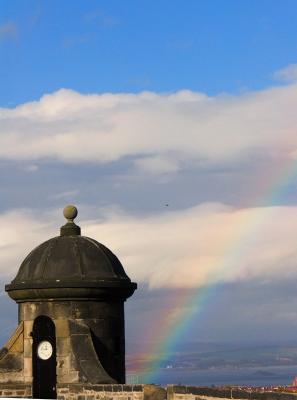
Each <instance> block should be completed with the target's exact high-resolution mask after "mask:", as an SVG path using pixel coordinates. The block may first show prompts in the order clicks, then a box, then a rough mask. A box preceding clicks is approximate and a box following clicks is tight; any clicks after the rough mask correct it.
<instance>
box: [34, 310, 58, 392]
mask: <svg viewBox="0 0 297 400" xmlns="http://www.w3.org/2000/svg"><path fill="white" fill-rule="evenodd" d="M32 337H33V346H32V363H33V365H32V367H33V398H34V399H56V398H57V390H56V384H57V373H56V330H55V324H54V322H53V321H52V320H51V318H49V317H47V316H45V315H40V316H39V317H37V318H36V319H35V321H34V324H33V332H32Z"/></svg>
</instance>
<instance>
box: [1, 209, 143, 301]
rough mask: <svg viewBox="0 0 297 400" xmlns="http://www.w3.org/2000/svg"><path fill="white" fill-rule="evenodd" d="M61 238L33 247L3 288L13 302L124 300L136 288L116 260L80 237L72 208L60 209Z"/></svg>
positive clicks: (96, 244)
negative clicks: (61, 221)
mask: <svg viewBox="0 0 297 400" xmlns="http://www.w3.org/2000/svg"><path fill="white" fill-rule="evenodd" d="M64 216H65V217H66V218H67V223H66V224H65V225H64V226H62V227H61V235H60V236H57V237H54V238H52V239H49V240H47V241H46V242H44V243H42V244H41V245H39V246H37V247H36V248H35V249H34V250H32V251H31V253H30V254H29V255H28V256H27V257H26V258H25V260H24V261H23V262H22V264H21V266H20V269H19V271H18V273H17V275H16V277H15V279H13V280H12V282H11V283H10V284H9V285H6V286H5V290H6V291H7V292H8V294H9V295H10V297H12V298H13V299H14V300H16V301H27V300H32V299H37V298H40V299H41V298H43V299H44V298H106V297H109V298H110V297H115V298H118V297H120V298H124V299H126V298H128V297H130V296H131V295H132V294H133V292H134V290H135V289H136V286H137V285H136V283H133V282H131V280H130V278H129V277H128V276H127V275H126V273H125V271H124V268H123V266H122V264H121V263H120V261H119V259H118V258H117V257H116V256H115V255H114V254H113V253H112V252H111V251H110V250H109V249H108V248H107V247H105V246H104V245H103V244H101V243H99V242H97V241H96V240H94V239H91V238H88V237H85V236H81V235H80V227H79V226H77V225H76V224H75V223H74V222H73V220H74V218H75V217H76V216H77V209H76V208H75V207H74V206H67V207H65V209H64Z"/></svg>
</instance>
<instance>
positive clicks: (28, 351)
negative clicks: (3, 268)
mask: <svg viewBox="0 0 297 400" xmlns="http://www.w3.org/2000/svg"><path fill="white" fill-rule="evenodd" d="M76 215H77V210H76V208H75V207H74V206H67V207H65V209H64V216H65V217H66V219H67V223H66V224H65V225H64V226H62V227H61V232H60V236H57V237H55V238H52V239H50V240H48V241H46V242H44V243H42V244H41V245H40V246H38V247H36V248H35V249H34V250H33V251H32V252H31V253H30V254H29V255H28V256H27V257H26V258H25V260H24V261H23V263H22V264H21V266H20V269H19V271H18V273H17V275H16V277H15V279H14V280H13V281H12V282H11V283H10V284H9V285H6V287H5V290H6V291H7V292H8V294H9V296H10V297H11V298H12V299H14V300H15V301H16V302H17V303H18V316H19V325H18V327H17V329H16V331H15V332H14V334H13V335H12V336H11V338H10V339H9V340H8V342H7V343H6V345H5V346H4V347H3V348H2V349H1V351H0V389H1V388H2V389H3V388H5V389H7V390H9V388H11V390H12V391H11V392H8V393H11V394H12V395H15V394H17V395H19V396H18V397H30V396H33V398H52V399H53V398H56V397H57V394H59V393H60V394H61V393H65V390H66V391H67V390H68V393H71V391H75V392H76V393H78V392H79V390H80V387H81V385H86V384H88V385H89V386H88V387H89V388H92V385H93V386H94V385H98V384H102V383H105V384H107V383H109V384H111V383H125V333H124V301H125V300H126V299H127V298H128V297H130V296H131V295H132V294H133V292H134V291H135V289H136V286H137V285H136V283H133V282H131V280H130V279H129V277H128V276H127V275H126V273H125V271H124V269H123V267H122V265H121V263H120V261H119V260H118V259H117V257H116V256H115V255H114V254H113V253H112V252H111V251H110V250H109V249H108V248H106V247H105V246H103V245H102V244H101V243H98V242H97V241H95V240H94V239H90V238H88V237H84V236H81V234H80V227H79V226H77V225H76V224H75V223H74V222H73V220H74V218H75V217H76ZM94 387H95V386H94ZM65 388H66V389H65ZM17 390H18V392H17V393H16V391H17ZM63 390H64V391H63ZM3 393H4V392H3ZM71 398H72V397H71Z"/></svg>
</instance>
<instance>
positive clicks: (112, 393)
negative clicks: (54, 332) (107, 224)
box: [0, 383, 297, 400]
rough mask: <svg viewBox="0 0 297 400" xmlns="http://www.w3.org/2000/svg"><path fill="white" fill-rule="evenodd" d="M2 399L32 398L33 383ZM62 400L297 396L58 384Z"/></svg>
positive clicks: (9, 389) (277, 399)
mask: <svg viewBox="0 0 297 400" xmlns="http://www.w3.org/2000/svg"><path fill="white" fill-rule="evenodd" d="M0 397H1V398H3V397H5V398H31V397H32V392H31V385H29V384H21V383H20V384H12V383H11V384H9V383H7V384H3V383H2V384H1V383H0ZM57 399H58V400H227V399H238V400H245V399H250V400H297V393H296V394H294V393H284V392H267V391H266V392H256V391H252V390H246V389H245V390H244V389H242V390H240V389H237V388H213V387H199V386H181V385H169V386H167V388H165V389H164V388H162V387H160V386H157V385H92V384H82V383H77V384H58V385H57Z"/></svg>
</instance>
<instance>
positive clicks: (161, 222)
mask: <svg viewBox="0 0 297 400" xmlns="http://www.w3.org/2000/svg"><path fill="white" fill-rule="evenodd" d="M296 18H297V6H296V2H295V1H290V0H285V1H282V2H280V1H274V2H271V1H265V0H262V1H261V2H259V1H252V0H251V1H249V2H243V1H241V2H238V1H231V0H226V1H224V2H222V1H215V0H211V1H208V2H202V1H201V2H200V1H194V0H193V1H191V0H188V1H187V2H185V1H174V0H171V1H169V0H164V1H159V2H152V1H133V0H131V1H125V2H122V1H112V0H109V1H95V0H89V1H82V0H77V1H75V2H73V1H72V2H70V1H67V0H64V1H63V2H61V1H55V0H51V1H46V0H44V1H33V0H26V1H23V0H18V1H15V0H9V1H6V0H0V88H1V90H0V182H1V192H0V193H1V195H0V283H1V288H2V289H1V292H0V297H1V302H0V321H2V323H1V324H0V325H1V327H2V328H1V329H0V339H1V340H2V342H3V341H4V340H5V339H6V338H7V337H8V336H9V334H10V333H11V332H12V330H13V328H14V326H15V324H16V318H17V317H16V314H17V311H16V306H15V304H14V303H13V302H12V301H11V300H9V299H8V296H7V294H6V293H5V291H4V284H5V283H8V282H10V280H11V279H12V278H13V277H14V276H15V274H16V272H17V270H18V268H19V265H20V263H21V261H22V260H23V259H24V258H25V256H26V255H27V254H28V253H29V252H30V251H31V250H32V249H33V248H34V247H35V246H37V245H38V244H40V243H41V242H42V241H44V240H47V239H48V238H49V237H52V236H56V235H57V234H58V232H59V227H60V226H61V225H62V224H63V223H64V222H63V217H62V209H63V207H64V206H65V205H66V204H69V203H70V204H75V205H76V206H77V207H78V210H79V216H78V218H77V220H78V223H79V224H80V226H81V228H82V234H83V235H86V236H91V237H93V238H95V239H97V240H98V241H100V242H102V243H103V244H105V245H107V246H108V247H109V248H110V249H111V250H112V251H113V252H114V253H115V254H116V255H117V256H118V257H119V258H120V260H121V262H122V263H123V265H124V267H125V270H126V271H127V273H128V275H129V276H130V277H131V279H132V280H133V281H136V282H137V283H138V290H137V292H136V293H135V295H134V296H133V297H132V298H131V299H129V300H128V301H127V303H126V336H127V342H128V344H129V346H128V349H129V351H131V352H133V351H134V352H135V351H136V350H135V347H133V344H135V343H137V344H138V347H137V348H138V350H137V351H143V352H149V351H151V352H152V351H155V350H156V349H157V346H156V345H155V347H154V346H152V345H151V343H154V344H156V343H157V344H159V345H161V346H163V348H167V347H166V346H169V344H170V346H169V347H170V348H171V349H174V348H175V346H178V345H179V344H180V343H184V342H187V341H189V342H193V341H194V342H195V341H202V342H250V341H252V342H262V343H263V342H267V341H269V342H282V343H285V342H288V341H294V340H296V328H297V311H296V310H297V307H296V304H297V293H296V290H295V281H296V279H297V262H296V260H297V242H296V237H297V190H296V183H297V113H296V104H297V26H296ZM168 316H170V318H169V317H168ZM150 346H151V347H150ZM139 349H140V350H139Z"/></svg>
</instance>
